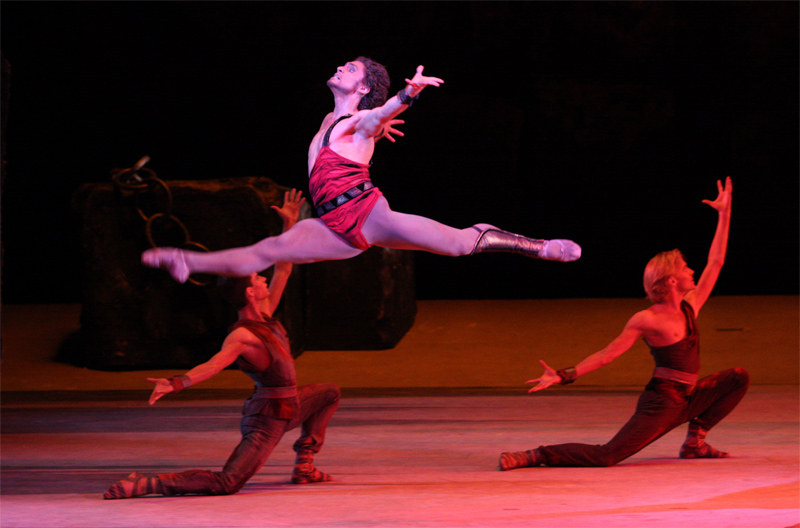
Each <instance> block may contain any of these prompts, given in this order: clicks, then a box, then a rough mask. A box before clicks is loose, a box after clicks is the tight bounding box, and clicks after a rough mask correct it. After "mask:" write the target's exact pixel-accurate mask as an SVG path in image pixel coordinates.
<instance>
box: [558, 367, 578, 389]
mask: <svg viewBox="0 0 800 528" xmlns="http://www.w3.org/2000/svg"><path fill="white" fill-rule="evenodd" d="M556 374H558V375H559V376H560V377H561V382H560V383H559V384H560V385H569V384H570V383H572V382H573V381H575V380H576V379H578V372H577V371H576V370H575V367H569V368H565V369H561V370H557V371H556Z"/></svg>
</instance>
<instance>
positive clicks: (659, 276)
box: [644, 249, 686, 303]
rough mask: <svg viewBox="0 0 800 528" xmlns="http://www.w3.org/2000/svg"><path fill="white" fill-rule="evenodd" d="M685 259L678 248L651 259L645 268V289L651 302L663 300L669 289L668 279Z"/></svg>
mask: <svg viewBox="0 0 800 528" xmlns="http://www.w3.org/2000/svg"><path fill="white" fill-rule="evenodd" d="M682 260H683V261H685V260H686V259H684V258H683V253H681V252H680V251H679V250H677V249H673V250H672V251H664V252H662V253H659V254H658V255H656V256H655V257H653V258H651V259H650V262H648V263H647V266H645V268H644V291H645V292H647V298H648V299H650V302H653V303H659V302H662V301H663V300H664V299H665V298H666V296H667V293H668V291H669V288H668V287H667V279H669V278H670V277H672V276H673V275H675V272H676V271H677V270H678V267H679V264H680V262H681V261H682Z"/></svg>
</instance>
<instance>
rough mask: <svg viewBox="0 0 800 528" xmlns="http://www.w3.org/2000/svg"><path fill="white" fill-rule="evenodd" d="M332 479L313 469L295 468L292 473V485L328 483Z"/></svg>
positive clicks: (312, 467)
mask: <svg viewBox="0 0 800 528" xmlns="http://www.w3.org/2000/svg"><path fill="white" fill-rule="evenodd" d="M332 480H333V477H331V476H330V475H328V474H327V473H323V472H322V471H320V470H318V469H317V468H315V467H314V466H313V465H312V466H311V467H310V468H309V467H304V466H295V468H294V471H293V472H292V484H313V483H315V482H330V481H332Z"/></svg>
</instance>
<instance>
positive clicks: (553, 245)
mask: <svg viewBox="0 0 800 528" xmlns="http://www.w3.org/2000/svg"><path fill="white" fill-rule="evenodd" d="M539 258H540V259H544V260H557V261H559V262H573V261H575V260H578V259H579V258H581V247H580V246H579V245H578V244H576V243H575V242H573V241H572V240H565V239H561V238H556V239H553V240H545V241H544V246H543V247H542V249H541V251H539Z"/></svg>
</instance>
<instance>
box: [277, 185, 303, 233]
mask: <svg viewBox="0 0 800 528" xmlns="http://www.w3.org/2000/svg"><path fill="white" fill-rule="evenodd" d="M305 201H306V199H305V198H303V191H298V190H297V189H292V190H291V191H286V193H284V195H283V207H278V206H277V205H273V206H272V208H273V209H275V211H276V212H277V213H278V214H279V215H280V216H281V218H283V226H284V231H286V230H288V229H291V227H292V226H293V225H295V224H296V223H297V219H298V218H299V217H300V207H302V205H303V203H304V202H305Z"/></svg>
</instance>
